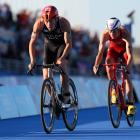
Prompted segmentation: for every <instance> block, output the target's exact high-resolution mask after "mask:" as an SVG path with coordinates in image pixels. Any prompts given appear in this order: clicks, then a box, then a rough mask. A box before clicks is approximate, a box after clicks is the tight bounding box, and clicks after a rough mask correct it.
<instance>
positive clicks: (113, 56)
mask: <svg viewBox="0 0 140 140" xmlns="http://www.w3.org/2000/svg"><path fill="white" fill-rule="evenodd" d="M117 58H118V53H116V52H115V51H114V50H112V49H109V50H108V53H107V57H106V64H112V63H116V62H117ZM106 71H107V76H108V79H109V80H113V79H114V71H113V70H112V68H111V67H106ZM115 88H116V87H114V88H112V91H111V102H112V103H113V104H115V103H116V101H117V96H116V89H115Z"/></svg>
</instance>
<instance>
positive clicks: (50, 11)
mask: <svg viewBox="0 0 140 140" xmlns="http://www.w3.org/2000/svg"><path fill="white" fill-rule="evenodd" d="M41 16H45V17H46V18H47V20H50V19H52V18H54V17H57V16H58V10H57V8H56V7H55V6H52V5H49V6H45V7H44V8H43V9H42V11H41Z"/></svg>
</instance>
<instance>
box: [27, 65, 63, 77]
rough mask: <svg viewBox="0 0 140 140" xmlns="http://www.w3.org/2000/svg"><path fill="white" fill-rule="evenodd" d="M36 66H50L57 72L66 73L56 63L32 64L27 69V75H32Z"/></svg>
mask: <svg viewBox="0 0 140 140" xmlns="http://www.w3.org/2000/svg"><path fill="white" fill-rule="evenodd" d="M36 68H51V69H52V70H54V71H56V72H59V73H60V74H66V73H65V72H64V70H63V69H62V67H61V66H60V65H58V64H54V63H53V64H34V65H33V67H32V68H31V69H30V70H28V71H27V74H28V75H33V70H34V69H36Z"/></svg>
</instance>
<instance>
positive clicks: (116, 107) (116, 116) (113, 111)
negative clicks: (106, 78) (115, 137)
mask: <svg viewBox="0 0 140 140" xmlns="http://www.w3.org/2000/svg"><path fill="white" fill-rule="evenodd" d="M112 88H114V89H115V91H116V93H117V91H118V94H117V95H116V96H117V101H116V103H115V104H113V103H112V101H111V91H112ZM117 88H118V86H117V82H116V81H115V80H110V82H109V87H108V111H109V117H110V120H111V123H112V125H113V127H114V128H118V127H119V125H120V120H121V116H122V109H121V106H120V98H121V97H120V94H121V91H120V89H119V88H118V89H117Z"/></svg>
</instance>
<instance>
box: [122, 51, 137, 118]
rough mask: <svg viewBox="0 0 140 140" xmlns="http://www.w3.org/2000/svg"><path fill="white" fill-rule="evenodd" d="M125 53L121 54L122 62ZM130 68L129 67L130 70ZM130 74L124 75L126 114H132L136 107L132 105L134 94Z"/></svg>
mask: <svg viewBox="0 0 140 140" xmlns="http://www.w3.org/2000/svg"><path fill="white" fill-rule="evenodd" d="M127 58H128V57H127V53H126V52H125V53H124V54H123V62H124V63H126V62H127ZM130 70H131V68H129V72H130ZM130 76H131V75H128V74H127V75H126V81H125V82H126V92H127V95H128V100H129V101H128V104H129V105H128V110H127V115H134V114H135V112H136V107H135V106H134V96H133V85H132V80H131V78H130Z"/></svg>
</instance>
